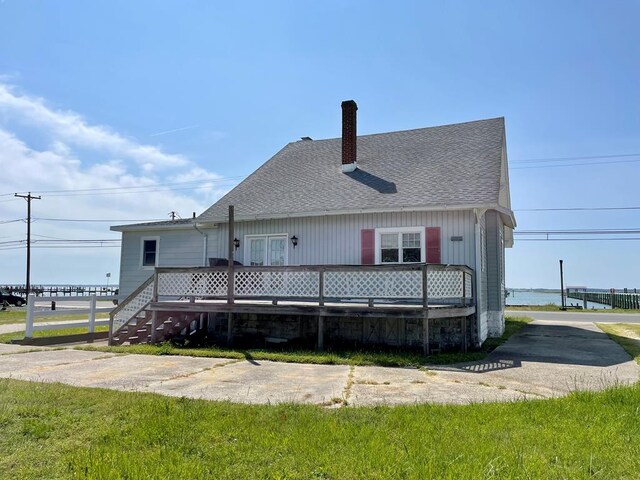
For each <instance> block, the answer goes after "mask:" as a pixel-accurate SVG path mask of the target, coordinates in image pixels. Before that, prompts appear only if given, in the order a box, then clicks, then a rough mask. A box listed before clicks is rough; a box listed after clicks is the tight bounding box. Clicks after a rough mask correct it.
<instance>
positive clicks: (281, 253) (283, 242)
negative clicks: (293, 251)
mask: <svg viewBox="0 0 640 480" xmlns="http://www.w3.org/2000/svg"><path fill="white" fill-rule="evenodd" d="M286 247H287V237H269V253H268V255H267V261H268V262H269V263H268V264H267V265H273V266H277V267H281V266H283V265H284V264H285V263H286V258H285V253H286V252H285V248H286Z"/></svg>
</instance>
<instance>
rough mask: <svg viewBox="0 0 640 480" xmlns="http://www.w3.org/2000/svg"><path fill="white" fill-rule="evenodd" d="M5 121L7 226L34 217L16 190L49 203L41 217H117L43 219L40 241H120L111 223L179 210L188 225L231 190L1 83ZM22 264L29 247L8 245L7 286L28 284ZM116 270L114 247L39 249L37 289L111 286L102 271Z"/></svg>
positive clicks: (2, 211)
mask: <svg viewBox="0 0 640 480" xmlns="http://www.w3.org/2000/svg"><path fill="white" fill-rule="evenodd" d="M0 114H1V115H2V118H4V119H5V120H6V119H8V120H9V121H5V122H4V124H5V126H4V127H3V125H2V123H0V172H2V175H1V179H2V181H1V182H0V222H2V221H6V220H14V219H21V218H25V217H26V208H25V202H24V200H22V199H19V198H15V197H13V192H18V193H22V192H28V191H30V192H33V193H34V194H35V195H41V196H42V200H34V201H33V203H32V215H33V217H34V218H65V219H69V218H73V219H112V220H114V221H113V222H104V223H93V222H51V221H45V220H36V221H35V222H34V223H33V225H32V233H33V235H34V238H35V239H37V238H42V237H38V236H48V237H56V238H63V239H70V238H72V239H90V238H91V239H95V238H100V239H108V238H119V235H120V234H118V233H115V232H111V231H110V230H109V227H110V225H113V224H120V223H126V222H125V221H124V220H126V219H135V220H140V221H143V220H155V219H168V213H169V212H171V211H176V212H178V213H179V214H180V215H181V216H182V217H183V218H187V217H190V216H191V212H194V211H195V212H197V213H201V212H202V211H203V210H204V209H206V208H208V207H209V206H210V205H211V204H212V203H213V202H214V201H215V200H216V199H217V198H219V197H220V196H221V195H222V194H224V193H225V192H226V191H227V190H228V189H229V187H230V185H229V183H228V182H226V181H225V180H224V179H223V178H221V177H220V175H218V174H216V173H214V172H210V171H208V170H206V169H204V168H202V167H200V166H198V165H197V164H195V163H194V162H192V161H190V160H189V159H188V158H186V157H185V156H182V155H172V154H167V153H165V152H163V151H162V150H161V149H160V148H158V147H154V146H150V145H143V144H139V143H137V142H135V141H134V140H131V139H127V138H125V137H123V136H122V135H120V134H118V133H117V132H114V131H112V130H111V129H109V128H107V127H102V126H91V125H88V124H87V122H86V121H85V120H84V119H83V118H82V117H81V116H80V115H78V114H76V113H74V112H59V111H54V110H53V109H51V108H49V107H48V106H47V105H46V104H45V102H44V101H43V100H42V99H36V98H33V97H29V96H27V95H17V94H15V89H13V88H10V87H7V86H6V85H3V84H1V83H0ZM16 119H19V120H20V121H21V128H20V129H12V128H11V127H10V126H8V125H11V124H12V123H13V122H15V120H16ZM24 127H26V129H25V128H24ZM18 132H19V133H18ZM25 132H26V133H25ZM104 151H107V152H108V154H107V156H105V155H104ZM87 152H89V153H87ZM91 152H94V153H95V155H93V154H91ZM86 158H91V159H92V160H93V161H91V162H87V161H86V160H85V159H86ZM96 159H98V160H97V161H96ZM132 159H133V160H135V161H136V162H131V161H130V160H132ZM176 165H179V166H180V169H179V172H180V173H179V174H177V175H176V174H175V169H174V170H171V169H166V170H165V169H164V167H168V166H176ZM134 187H135V188H134ZM69 190H73V191H69ZM24 234H25V225H24V223H23V222H15V223H0V237H2V239H1V240H0V242H5V241H19V240H24ZM23 257H24V250H19V249H16V250H5V249H2V246H1V245H0V273H1V274H2V275H0V283H4V282H14V281H21V279H22V278H24V258H23ZM118 264H119V249H116V248H105V249H87V250H77V249H69V250H63V249H57V250H49V249H34V251H33V261H32V265H33V267H32V278H33V281H34V282H35V283H56V282H65V283H92V282H100V281H104V272H103V271H102V270H104V271H111V272H113V273H114V276H116V273H115V272H117V271H118ZM90 275H94V276H95V278H91V279H90V278H88V276H90Z"/></svg>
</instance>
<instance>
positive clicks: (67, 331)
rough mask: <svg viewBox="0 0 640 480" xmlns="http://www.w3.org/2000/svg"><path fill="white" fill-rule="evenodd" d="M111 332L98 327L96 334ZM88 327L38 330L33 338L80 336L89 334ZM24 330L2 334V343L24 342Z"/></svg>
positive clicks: (0, 338)
mask: <svg viewBox="0 0 640 480" xmlns="http://www.w3.org/2000/svg"><path fill="white" fill-rule="evenodd" d="M108 330H109V327H108V326H106V325H104V326H96V327H95V331H96V332H106V331H108ZM87 331H88V329H87V327H80V328H61V329H59V330H36V331H34V332H33V338H42V337H60V336H64V335H80V334H83V333H87ZM24 333H25V332H24V330H23V331H21V332H10V333H2V334H0V343H12V341H13V340H22V339H23V338H24Z"/></svg>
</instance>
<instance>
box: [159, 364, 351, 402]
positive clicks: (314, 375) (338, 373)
mask: <svg viewBox="0 0 640 480" xmlns="http://www.w3.org/2000/svg"><path fill="white" fill-rule="evenodd" d="M349 370H350V367H348V366H344V365H306V364H293V363H276V362H268V361H252V362H247V361H241V362H236V363H232V364H228V365H226V366H224V367H223V368H213V369H210V370H207V371H204V372H201V373H198V374H196V375H192V376H189V377H185V378H176V379H174V380H170V381H165V382H159V383H158V382H156V383H152V384H150V385H149V386H148V387H147V388H146V390H147V391H152V392H157V393H162V394H164V395H172V396H187V397H192V398H202V399H207V400H223V401H231V402H242V403H282V402H296V403H314V404H330V403H336V402H337V401H338V400H341V399H342V398H343V393H344V390H345V387H346V385H347V382H348V376H349Z"/></svg>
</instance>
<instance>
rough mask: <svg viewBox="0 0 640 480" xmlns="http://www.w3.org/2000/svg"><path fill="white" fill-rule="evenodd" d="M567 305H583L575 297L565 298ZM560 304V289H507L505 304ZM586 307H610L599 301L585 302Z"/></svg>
mask: <svg viewBox="0 0 640 480" xmlns="http://www.w3.org/2000/svg"><path fill="white" fill-rule="evenodd" d="M565 301H566V303H567V305H571V304H572V303H573V304H574V305H575V304H578V305H580V306H582V305H583V303H582V300H577V299H575V298H566V299H565ZM550 303H551V304H553V305H558V306H560V305H562V299H561V298H560V291H557V292H536V291H531V290H526V291H522V290H512V289H509V296H508V297H507V300H506V304H507V306H509V305H548V304H550ZM587 308H611V307H609V306H608V305H602V304H601V303H595V302H587Z"/></svg>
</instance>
